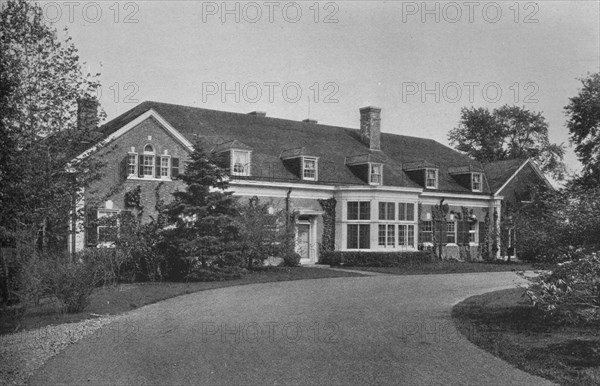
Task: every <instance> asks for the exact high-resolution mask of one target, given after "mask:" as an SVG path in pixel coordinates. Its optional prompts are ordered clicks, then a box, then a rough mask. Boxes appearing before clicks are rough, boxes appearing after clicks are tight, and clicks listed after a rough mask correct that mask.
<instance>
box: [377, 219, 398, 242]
mask: <svg viewBox="0 0 600 386" xmlns="http://www.w3.org/2000/svg"><path fill="white" fill-rule="evenodd" d="M377 225H378V227H377V246H378V247H382V248H395V247H396V237H397V236H396V235H397V233H396V224H388V223H383V224H382V223H379V224H377ZM382 229H383V233H384V235H383V240H382V239H381V231H382ZM390 230H391V232H390ZM390 234H391V236H392V238H391V240H390ZM382 241H383V244H382Z"/></svg>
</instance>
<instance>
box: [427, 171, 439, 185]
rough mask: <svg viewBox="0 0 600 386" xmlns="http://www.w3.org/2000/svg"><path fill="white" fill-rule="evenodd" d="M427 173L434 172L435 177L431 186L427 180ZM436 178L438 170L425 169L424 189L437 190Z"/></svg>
mask: <svg viewBox="0 0 600 386" xmlns="http://www.w3.org/2000/svg"><path fill="white" fill-rule="evenodd" d="M429 172H434V175H435V177H434V181H433V182H434V183H433V185H429V180H430V178H428V177H429V176H428V174H429ZM438 177H439V176H438V169H425V187H426V188H427V189H437V188H438V180H439V178H438Z"/></svg>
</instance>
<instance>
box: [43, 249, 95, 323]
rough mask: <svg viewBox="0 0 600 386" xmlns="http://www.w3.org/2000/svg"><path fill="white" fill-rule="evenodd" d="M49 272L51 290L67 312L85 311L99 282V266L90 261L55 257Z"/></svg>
mask: <svg viewBox="0 0 600 386" xmlns="http://www.w3.org/2000/svg"><path fill="white" fill-rule="evenodd" d="M49 268H50V269H49V271H48V273H47V275H48V279H49V288H50V292H51V293H52V294H53V295H54V296H56V298H57V299H58V300H60V301H61V303H62V309H63V310H64V311H65V312H67V313H75V312H80V311H83V309H84V308H85V307H86V306H87V305H88V304H89V298H90V295H91V294H92V291H93V290H94V288H95V287H96V285H97V284H98V282H99V280H98V277H99V276H100V275H99V274H98V273H99V272H100V270H99V269H98V266H97V265H96V264H93V263H89V262H70V261H65V260H62V259H55V260H54V261H52V263H51V264H49Z"/></svg>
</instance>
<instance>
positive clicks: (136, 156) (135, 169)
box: [127, 152, 139, 178]
mask: <svg viewBox="0 0 600 386" xmlns="http://www.w3.org/2000/svg"><path fill="white" fill-rule="evenodd" d="M130 157H133V161H134V163H131V162H130V161H131V158H130ZM138 159H139V154H138V153H135V152H129V153H127V178H131V177H137V175H138V170H139V165H138ZM131 166H133V173H130V170H129V168H130V167H131Z"/></svg>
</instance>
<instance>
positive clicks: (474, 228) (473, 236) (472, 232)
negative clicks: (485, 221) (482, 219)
mask: <svg viewBox="0 0 600 386" xmlns="http://www.w3.org/2000/svg"><path fill="white" fill-rule="evenodd" d="M478 225H479V224H478V223H477V222H472V223H469V242H470V243H473V244H478V243H479V229H478V228H479V227H478Z"/></svg>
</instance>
